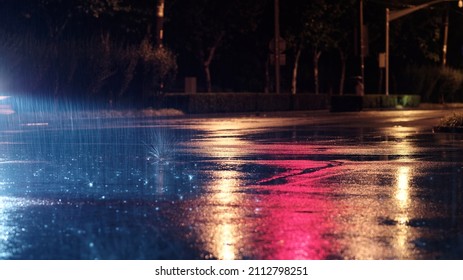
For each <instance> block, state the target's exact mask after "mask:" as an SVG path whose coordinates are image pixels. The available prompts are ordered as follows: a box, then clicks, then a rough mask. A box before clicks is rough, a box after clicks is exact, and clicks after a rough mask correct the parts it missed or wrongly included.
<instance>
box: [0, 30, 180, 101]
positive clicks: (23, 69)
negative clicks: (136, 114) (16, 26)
mask: <svg viewBox="0 0 463 280" xmlns="http://www.w3.org/2000/svg"><path fill="white" fill-rule="evenodd" d="M0 42H1V43H0V57H2V62H3V63H2V64H1V65H0V73H1V74H2V79H3V80H4V83H6V85H5V86H4V87H8V88H9V89H10V90H14V91H19V92H31V91H37V92H41V93H44V94H48V93H52V94H54V95H55V96H60V95H63V94H68V95H69V94H73V93H74V94H79V95H86V96H87V97H98V98H100V97H101V98H117V97H122V96H124V95H125V94H126V92H131V93H132V94H133V95H139V94H140V92H139V90H140V89H139V87H137V83H135V82H136V81H143V83H145V84H149V85H151V86H153V87H154V86H156V87H159V86H160V82H161V81H162V82H163V85H164V86H168V85H170V83H171V82H172V80H173V79H174V78H175V73H176V69H177V65H176V61H175V56H174V54H173V53H172V52H171V51H169V50H168V49H167V48H162V49H155V48H153V47H150V46H148V45H146V43H142V44H140V45H127V44H122V43H120V42H117V41H116V40H113V39H112V38H111V37H110V36H109V34H106V35H101V36H100V37H94V38H91V39H89V40H60V41H59V42H58V43H54V42H51V41H49V40H45V39H38V38H35V37H33V36H32V35H29V36H17V35H6V34H2V35H0ZM142 68H143V69H145V70H146V69H147V68H149V69H150V72H149V74H150V75H149V76H146V77H142V76H143V75H142V72H143V71H142ZM151 89H152V88H151ZM152 90H154V89H152ZM134 97H135V96H134Z"/></svg>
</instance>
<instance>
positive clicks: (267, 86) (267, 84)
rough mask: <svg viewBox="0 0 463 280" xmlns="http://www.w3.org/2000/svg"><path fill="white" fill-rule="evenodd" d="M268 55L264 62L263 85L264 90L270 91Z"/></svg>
mask: <svg viewBox="0 0 463 280" xmlns="http://www.w3.org/2000/svg"><path fill="white" fill-rule="evenodd" d="M269 67H270V56H269V55H268V56H267V61H266V62H265V85H264V92H265V93H269V92H270V69H269Z"/></svg>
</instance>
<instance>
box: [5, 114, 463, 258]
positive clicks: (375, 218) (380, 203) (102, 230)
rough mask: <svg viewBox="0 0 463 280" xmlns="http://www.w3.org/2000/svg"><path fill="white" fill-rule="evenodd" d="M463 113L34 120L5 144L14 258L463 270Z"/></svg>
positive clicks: (10, 132)
mask: <svg viewBox="0 0 463 280" xmlns="http://www.w3.org/2000/svg"><path fill="white" fill-rule="evenodd" d="M449 113H451V112H450V111H445V110H432V111H431V110H416V111H379V112H378V111H367V112H356V113H337V114H334V113H329V112H325V111H320V112H299V113H292V114H289V113H278V114H259V115H255V114H252V115H249V114H242V115H240V114H237V115H228V116H224V115H215V116H213V115H208V116H194V115H193V116H185V117H175V118H123V119H113V118H106V119H97V120H95V119H92V120H88V119H79V118H73V119H72V120H59V121H57V120H39V121H37V120H36V119H34V121H33V122H29V121H28V120H27V119H24V118H23V119H21V120H19V121H16V122H15V123H13V124H11V123H8V124H5V125H4V126H3V129H1V134H0V258H2V259H461V258H462V257H463V224H462V223H463V219H462V218H463V216H462V214H463V211H462V210H463V209H462V202H463V194H462V191H463V189H462V188H463V185H462V177H463V176H462V172H463V155H462V149H463V135H462V134H446V133H433V132H432V127H433V126H435V125H436V124H437V123H438V121H439V119H440V118H441V117H442V116H444V115H446V114H449Z"/></svg>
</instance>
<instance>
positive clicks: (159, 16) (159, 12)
mask: <svg viewBox="0 0 463 280" xmlns="http://www.w3.org/2000/svg"><path fill="white" fill-rule="evenodd" d="M163 25H164V0H158V5H157V7H156V46H157V47H161V48H162V39H163V35H164V34H163V33H164V28H163Z"/></svg>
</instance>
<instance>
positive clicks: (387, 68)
mask: <svg viewBox="0 0 463 280" xmlns="http://www.w3.org/2000/svg"><path fill="white" fill-rule="evenodd" d="M389 16H390V12H389V9H388V8H386V51H385V60H386V61H385V66H386V67H385V68H386V69H385V72H386V78H385V80H386V81H385V84H386V89H385V92H386V95H389Z"/></svg>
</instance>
